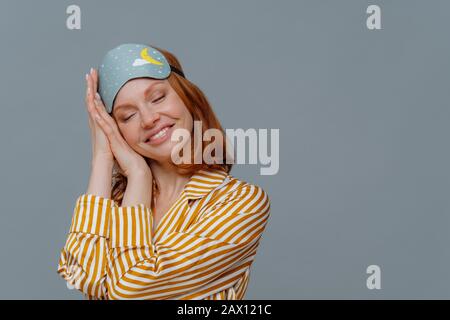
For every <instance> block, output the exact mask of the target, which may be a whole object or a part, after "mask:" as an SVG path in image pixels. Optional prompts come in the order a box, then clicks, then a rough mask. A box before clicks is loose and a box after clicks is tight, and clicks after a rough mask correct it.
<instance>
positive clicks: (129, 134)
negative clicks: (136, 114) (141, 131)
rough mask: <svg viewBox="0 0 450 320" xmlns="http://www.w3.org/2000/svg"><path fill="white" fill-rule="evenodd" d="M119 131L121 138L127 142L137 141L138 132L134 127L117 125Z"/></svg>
mask: <svg viewBox="0 0 450 320" xmlns="http://www.w3.org/2000/svg"><path fill="white" fill-rule="evenodd" d="M119 132H120V134H121V136H122V138H123V139H124V140H125V141H126V142H127V143H128V144H129V145H133V144H135V143H137V142H138V136H139V135H138V133H137V132H136V130H135V129H133V128H131V127H129V126H126V127H125V126H121V127H119Z"/></svg>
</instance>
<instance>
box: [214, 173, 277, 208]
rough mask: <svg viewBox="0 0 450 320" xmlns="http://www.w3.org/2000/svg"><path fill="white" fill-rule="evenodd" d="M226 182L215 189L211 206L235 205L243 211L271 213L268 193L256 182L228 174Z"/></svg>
mask: <svg viewBox="0 0 450 320" xmlns="http://www.w3.org/2000/svg"><path fill="white" fill-rule="evenodd" d="M226 180H227V181H225V182H226V183H224V184H223V185H221V186H219V187H218V188H217V189H216V190H214V191H213V194H212V196H211V204H210V207H213V208H217V207H220V206H226V205H228V206H230V207H231V206H235V207H239V208H240V209H241V210H243V211H247V212H248V211H258V212H260V211H264V212H266V213H267V214H269V211H270V199H269V195H268V193H267V192H266V191H265V190H264V189H263V188H262V187H261V186H258V185H256V184H253V183H250V182H247V181H244V180H242V179H238V178H236V177H234V176H233V175H231V174H227V176H226Z"/></svg>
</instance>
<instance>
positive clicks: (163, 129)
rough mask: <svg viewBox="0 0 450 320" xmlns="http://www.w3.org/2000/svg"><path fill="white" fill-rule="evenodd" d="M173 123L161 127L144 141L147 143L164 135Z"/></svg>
mask: <svg viewBox="0 0 450 320" xmlns="http://www.w3.org/2000/svg"><path fill="white" fill-rule="evenodd" d="M174 125H175V124H172V125H171V126H167V127H164V128H162V129H161V130H160V131H159V132H158V133H156V134H154V135H153V136H151V137H150V138H149V139H147V140H145V143H148V142H150V141H153V140H158V139H160V138H162V137H164V136H165V135H166V134H167V131H169V129H170V128H172V127H173V126H174Z"/></svg>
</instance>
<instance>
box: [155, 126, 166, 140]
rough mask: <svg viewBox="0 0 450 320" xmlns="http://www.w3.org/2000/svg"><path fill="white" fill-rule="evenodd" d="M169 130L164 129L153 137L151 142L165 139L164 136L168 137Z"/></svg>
mask: <svg viewBox="0 0 450 320" xmlns="http://www.w3.org/2000/svg"><path fill="white" fill-rule="evenodd" d="M167 130H169V127H166V128H164V129H162V130H161V131H159V132H158V133H157V134H155V135H153V136H152V137H151V138H150V140H153V139H158V138H161V137H164V136H165V135H166V132H167Z"/></svg>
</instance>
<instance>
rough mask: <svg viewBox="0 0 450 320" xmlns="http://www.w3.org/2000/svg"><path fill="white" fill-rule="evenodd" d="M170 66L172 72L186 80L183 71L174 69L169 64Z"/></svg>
mask: <svg viewBox="0 0 450 320" xmlns="http://www.w3.org/2000/svg"><path fill="white" fill-rule="evenodd" d="M169 66H170V70H172V71H173V72H175V73H178V74H179V75H180V76H182V77H183V78H186V77H185V76H184V73H183V71H181V70H180V69H178V68H176V67H174V66H173V65H171V64H169Z"/></svg>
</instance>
